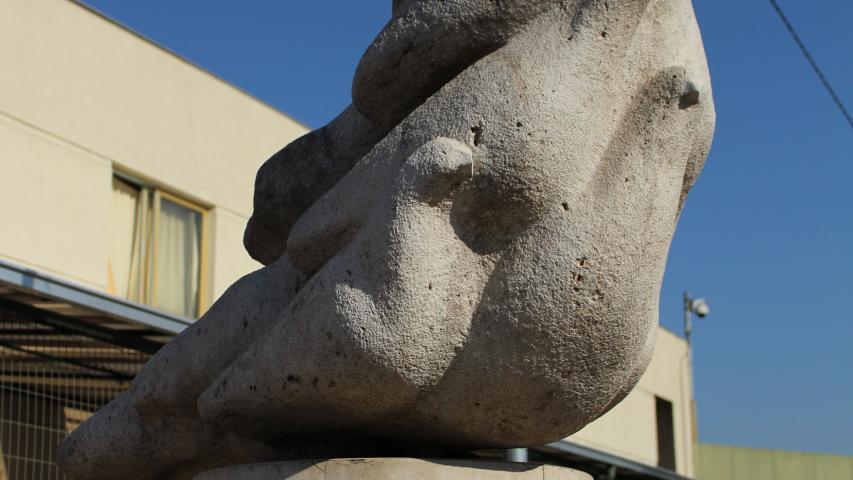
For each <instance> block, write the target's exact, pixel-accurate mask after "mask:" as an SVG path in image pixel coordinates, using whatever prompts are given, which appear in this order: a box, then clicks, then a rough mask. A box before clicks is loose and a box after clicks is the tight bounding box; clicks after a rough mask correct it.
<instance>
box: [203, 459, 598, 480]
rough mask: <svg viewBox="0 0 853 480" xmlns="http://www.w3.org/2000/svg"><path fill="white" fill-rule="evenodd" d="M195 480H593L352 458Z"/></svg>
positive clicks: (477, 464)
mask: <svg viewBox="0 0 853 480" xmlns="http://www.w3.org/2000/svg"><path fill="white" fill-rule="evenodd" d="M195 480H592V477H591V476H589V475H587V474H586V473H583V472H579V471H577V470H572V469H569V468H561V467H554V466H550V465H537V464H531V463H506V462H489V461H478V460H442V459H438V460H420V459H414V458H351V459H335V460H305V461H298V462H279V463H261V464H255V465H242V466H237V467H227V468H221V469H218V470H213V471H210V472H206V473H202V474H201V475H198V476H196V477H195Z"/></svg>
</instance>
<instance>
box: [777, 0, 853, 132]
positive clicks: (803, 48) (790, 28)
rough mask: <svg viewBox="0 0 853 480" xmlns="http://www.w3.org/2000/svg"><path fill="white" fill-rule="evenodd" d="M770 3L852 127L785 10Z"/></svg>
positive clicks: (851, 126) (836, 96) (833, 90)
mask: <svg viewBox="0 0 853 480" xmlns="http://www.w3.org/2000/svg"><path fill="white" fill-rule="evenodd" d="M770 4H771V5H773V9H774V10H776V13H778V14H779V18H780V19H782V23H784V24H785V28H787V29H788V32H789V33H790V34H791V37H793V38H794V42H796V43H797V46H799V47H800V50H801V51H802V52H803V55H805V57H806V60H808V61H809V64H810V65H811V66H812V68H813V69H814V71H815V73H816V74H817V76H818V78H819V79H820V82H821V83H822V84H823V86H824V88H826V91H827V92H829V95H830V96H831V97H832V101H834V102H835V104H836V105H838V108H839V109H840V110H841V114H842V115H844V118H846V119H847V123H849V124H850V128H853V117H851V116H850V112H849V111H848V110H847V107H845V106H844V102H842V101H841V97H839V96H838V94H837V93H835V89H834V88H832V85H830V83H829V80H828V79H827V78H826V75H824V73H823V70H821V68H820V66H818V64H817V62H816V61H815V59H814V57H813V56H812V54H811V53H810V52H809V49H808V48H806V45H805V43H803V41H802V39H800V36H799V35H798V34H797V31H796V30H794V26H793V25H792V24H791V22H790V21H789V20H788V17H787V16H786V15H785V12H783V11H782V8H781V7H779V4H778V3H776V0H770Z"/></svg>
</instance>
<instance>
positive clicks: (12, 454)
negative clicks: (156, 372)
mask: <svg viewBox="0 0 853 480" xmlns="http://www.w3.org/2000/svg"><path fill="white" fill-rule="evenodd" d="M148 357H149V355H148V354H146V353H143V352H140V351H138V350H135V349H132V348H129V347H127V346H121V345H118V344H115V343H111V342H109V341H107V340H105V339H103V338H100V339H99V338H97V337H96V336H92V335H91V333H90V332H87V330H86V328H84V327H81V328H79V329H76V328H74V326H73V324H69V325H58V324H56V322H51V321H47V320H46V319H44V318H41V317H40V316H39V315H34V314H28V313H26V311H16V310H13V309H8V308H4V306H3V305H2V304H0V480H54V479H56V480H59V479H64V478H65V477H64V476H63V475H62V473H61V472H60V471H59V469H58V467H57V466H56V464H55V463H54V450H55V449H56V445H57V444H58V443H59V442H60V441H61V440H62V439H63V438H64V437H65V436H66V435H68V433H70V432H71V431H72V430H74V428H76V427H77V426H78V425H79V424H80V423H82V422H83V421H84V420H85V419H86V418H88V417H89V416H90V415H91V414H92V413H93V412H95V411H96V410H97V409H99V408H100V407H102V406H103V405H105V404H106V403H108V402H109V401H110V400H112V399H113V398H115V397H116V396H117V395H118V394H119V393H121V392H123V391H124V390H126V389H127V387H128V386H129V383H130V380H132V379H133V377H134V376H135V375H136V373H137V372H138V371H139V369H140V368H141V367H142V365H143V364H144V363H145V362H146V361H147V360H148Z"/></svg>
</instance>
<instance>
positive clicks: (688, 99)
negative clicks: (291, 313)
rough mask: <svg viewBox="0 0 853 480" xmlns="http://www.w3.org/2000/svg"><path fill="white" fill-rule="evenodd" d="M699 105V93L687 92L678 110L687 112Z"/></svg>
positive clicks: (680, 101)
mask: <svg viewBox="0 0 853 480" xmlns="http://www.w3.org/2000/svg"><path fill="white" fill-rule="evenodd" d="M696 105H699V92H687V93H685V94H684V95H682V96H681V100H679V102H678V108H680V109H682V110H687V109H688V108H690V107H693V106H696Z"/></svg>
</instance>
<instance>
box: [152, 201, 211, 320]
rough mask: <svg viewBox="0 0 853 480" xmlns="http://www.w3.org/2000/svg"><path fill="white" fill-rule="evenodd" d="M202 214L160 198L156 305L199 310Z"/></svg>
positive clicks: (181, 311) (188, 313)
mask: <svg viewBox="0 0 853 480" xmlns="http://www.w3.org/2000/svg"><path fill="white" fill-rule="evenodd" d="M200 250H201V214H200V213H199V212H197V211H195V210H191V209H189V208H186V207H184V206H182V205H178V204H177V203H174V202H171V201H169V200H168V199H166V198H161V200H160V216H159V223H158V225H157V258H156V259H155V262H156V276H157V278H156V279H155V280H154V284H155V296H154V306H156V307H158V308H162V309H163V310H166V311H168V312H172V313H177V314H178V315H183V316H186V317H191V318H192V317H195V316H196V315H197V314H198V298H199V263H200Z"/></svg>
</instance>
